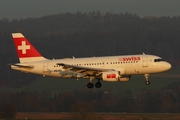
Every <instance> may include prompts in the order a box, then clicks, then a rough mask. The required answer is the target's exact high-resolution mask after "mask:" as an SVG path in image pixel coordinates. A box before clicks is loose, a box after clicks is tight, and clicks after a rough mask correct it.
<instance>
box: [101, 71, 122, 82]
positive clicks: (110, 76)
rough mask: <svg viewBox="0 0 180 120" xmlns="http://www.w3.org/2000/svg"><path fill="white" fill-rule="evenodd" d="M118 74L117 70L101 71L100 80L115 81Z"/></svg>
mask: <svg viewBox="0 0 180 120" xmlns="http://www.w3.org/2000/svg"><path fill="white" fill-rule="evenodd" d="M119 76H120V72H119V71H111V72H103V73H102V80H104V81H106V82H117V81H119Z"/></svg>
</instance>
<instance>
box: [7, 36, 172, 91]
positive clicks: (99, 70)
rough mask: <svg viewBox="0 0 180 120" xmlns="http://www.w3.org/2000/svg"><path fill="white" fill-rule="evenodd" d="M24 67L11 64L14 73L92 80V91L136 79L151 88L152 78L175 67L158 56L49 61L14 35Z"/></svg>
mask: <svg viewBox="0 0 180 120" xmlns="http://www.w3.org/2000/svg"><path fill="white" fill-rule="evenodd" d="M12 37H13V39H14V43H15V48H16V51H17V53H18V57H19V61H20V63H15V64H10V65H11V68H12V69H14V70H19V71H22V72H28V73H34V74H39V75H43V76H51V77H60V78H77V79H79V78H88V79H89V83H88V84H87V87H88V88H93V87H94V84H93V80H94V79H96V81H97V82H96V83H95V87H96V88H100V87H101V86H102V84H101V81H105V82H121V81H122V82H127V81H130V79H131V76H133V75H144V76H145V80H146V81H145V84H146V85H149V84H150V81H149V79H148V77H149V74H154V73H159V72H164V71H167V70H169V69H170V68H171V64H170V63H168V62H166V61H164V60H163V59H162V58H161V57H159V56H156V55H147V54H137V55H120V56H104V57H87V58H74V57H72V58H69V59H52V60H51V59H46V58H45V57H43V56H42V55H41V54H40V53H39V52H38V51H37V50H36V49H35V48H34V47H33V45H32V44H31V43H30V42H29V41H28V40H27V39H26V38H25V37H24V36H23V35H22V34H21V33H12Z"/></svg>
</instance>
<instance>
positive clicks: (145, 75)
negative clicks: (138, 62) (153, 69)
mask: <svg viewBox="0 0 180 120" xmlns="http://www.w3.org/2000/svg"><path fill="white" fill-rule="evenodd" d="M144 77H145V78H146V82H145V84H146V85H149V84H150V81H149V74H144Z"/></svg>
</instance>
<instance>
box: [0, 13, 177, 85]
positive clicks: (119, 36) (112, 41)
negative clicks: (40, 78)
mask: <svg viewBox="0 0 180 120" xmlns="http://www.w3.org/2000/svg"><path fill="white" fill-rule="evenodd" d="M12 32H22V33H23V34H24V35H25V36H26V37H27V38H28V39H29V40H30V41H31V42H32V44H33V45H34V46H35V47H36V48H37V49H38V50H39V51H40V52H41V53H42V54H43V55H44V56H45V57H47V58H50V59H52V58H67V57H72V56H75V57H86V56H105V55H123V54H141V53H142V52H145V53H146V54H156V55H159V56H161V57H162V58H163V59H165V60H167V61H169V62H171V63H172V64H173V65H179V64H180V48H179V45H180V40H179V39H180V34H179V32H180V17H179V16H178V17H173V18H170V17H160V18H158V17H143V18H141V17H139V16H138V15H136V14H130V13H121V14H113V13H108V12H107V13H105V14H102V13H100V12H99V11H96V12H89V13H81V12H77V13H62V14H57V15H51V16H44V17H40V18H27V19H19V20H15V19H14V20H8V19H5V18H4V19H2V20H0V42H1V44H0V49H1V50H0V55H1V56H0V59H1V62H0V64H1V68H0V69H1V73H0V77H1V79H0V86H15V87H21V86H22V85H25V84H29V83H31V82H32V81H33V80H34V79H36V77H37V76H35V75H28V74H22V73H19V72H16V71H12V70H10V69H9V66H7V64H8V63H14V62H18V59H17V54H16V52H15V47H14V44H13V40H12V37H11V33H12Z"/></svg>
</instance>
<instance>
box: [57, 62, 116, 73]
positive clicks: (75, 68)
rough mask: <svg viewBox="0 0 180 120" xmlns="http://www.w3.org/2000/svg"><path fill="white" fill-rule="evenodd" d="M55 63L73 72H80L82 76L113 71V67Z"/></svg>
mask: <svg viewBox="0 0 180 120" xmlns="http://www.w3.org/2000/svg"><path fill="white" fill-rule="evenodd" d="M57 65H59V66H62V67H63V69H65V70H67V71H68V70H71V71H74V72H75V73H81V74H82V75H83V76H98V75H101V73H102V72H106V71H114V69H101V68H90V67H83V66H73V65H69V64H64V63H57Z"/></svg>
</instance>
